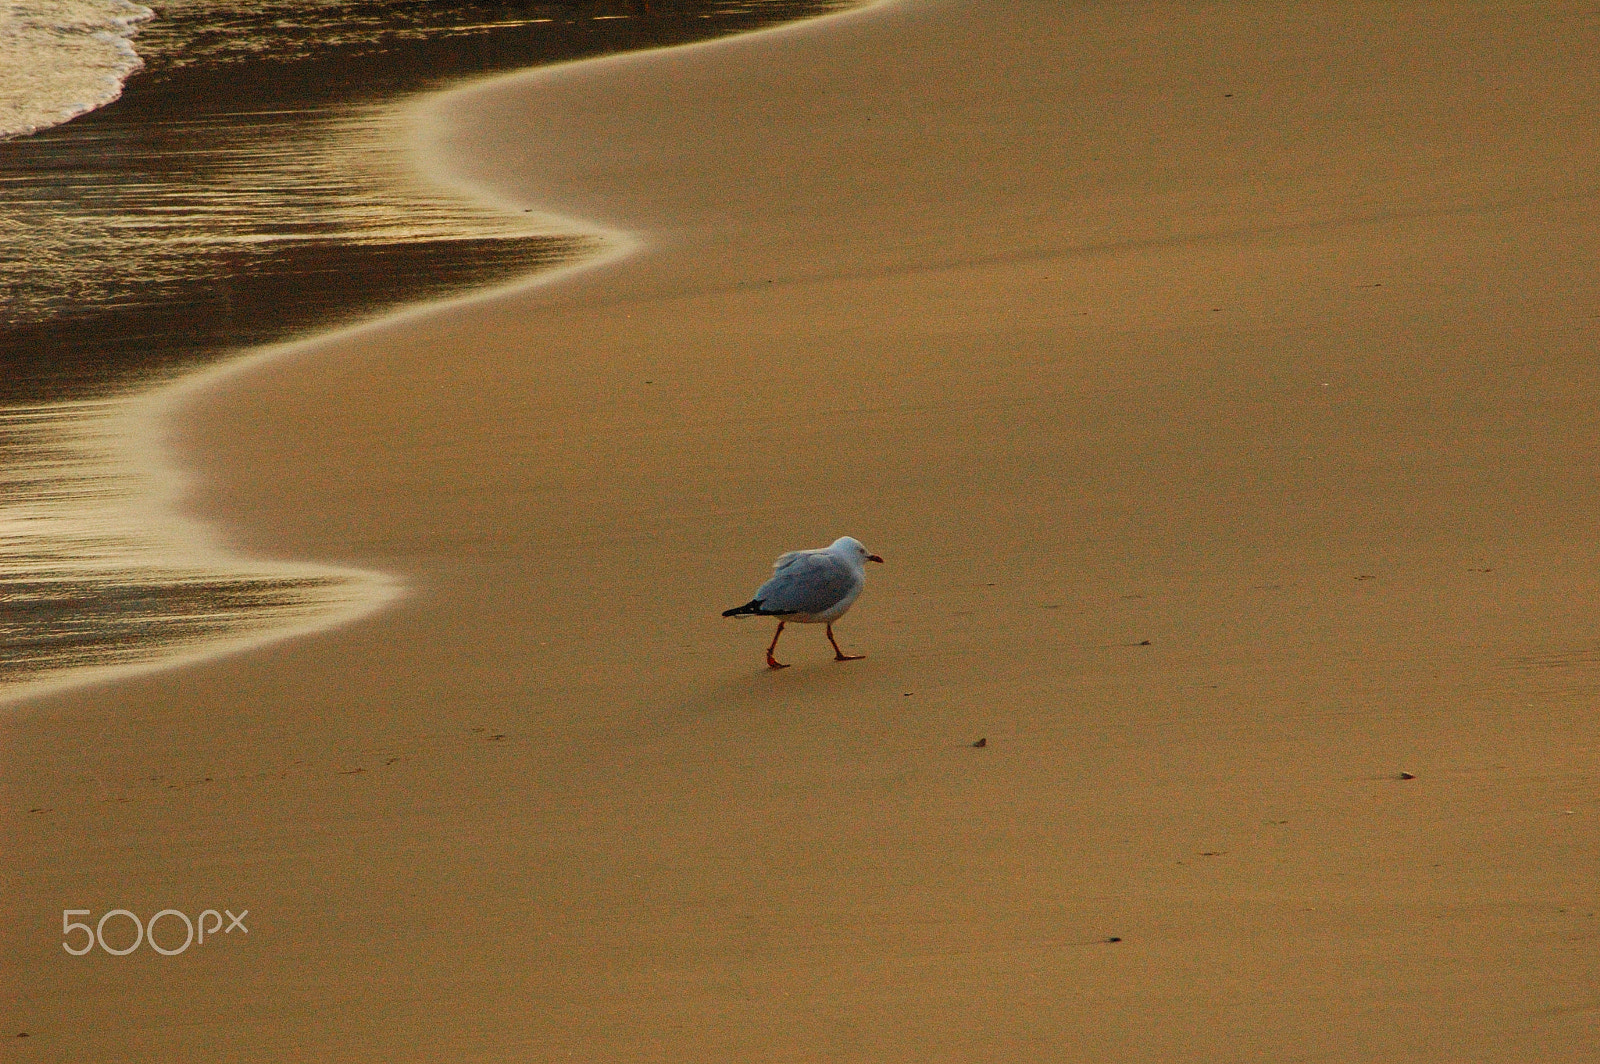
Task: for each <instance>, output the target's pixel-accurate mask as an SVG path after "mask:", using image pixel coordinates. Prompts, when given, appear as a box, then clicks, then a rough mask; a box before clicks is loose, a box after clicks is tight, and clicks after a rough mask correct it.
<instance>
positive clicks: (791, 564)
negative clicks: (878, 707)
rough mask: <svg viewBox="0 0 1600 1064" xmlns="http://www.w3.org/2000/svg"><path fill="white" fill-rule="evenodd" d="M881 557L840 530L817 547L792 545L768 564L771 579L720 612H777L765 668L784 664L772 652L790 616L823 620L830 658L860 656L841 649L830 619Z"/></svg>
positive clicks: (841, 610) (806, 620) (856, 658)
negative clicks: (750, 596) (828, 542)
mask: <svg viewBox="0 0 1600 1064" xmlns="http://www.w3.org/2000/svg"><path fill="white" fill-rule="evenodd" d="M882 561H883V559H882V558H880V557H878V556H877V555H876V554H869V553H867V548H865V547H863V546H862V545H861V543H860V542H859V541H857V540H854V539H851V538H850V537H849V536H841V537H839V538H838V539H836V540H834V541H833V543H832V544H831V545H830V546H827V547H818V548H817V549H816V550H792V551H790V552H789V553H788V554H785V555H784V556H783V557H781V558H779V559H778V560H777V561H776V562H774V563H773V566H772V570H773V572H772V579H771V580H768V581H767V582H766V583H764V584H762V585H761V586H760V587H759V588H757V589H756V597H755V598H753V599H751V600H750V601H749V602H746V603H745V604H744V605H743V606H735V607H734V608H733V609H731V610H723V611H722V615H723V616H724V617H744V616H756V617H776V618H778V630H777V631H776V632H774V633H773V635H772V643H771V644H770V645H769V646H768V647H767V668H769V669H787V668H788V667H789V666H787V665H785V664H784V663H783V662H781V661H779V660H778V659H777V658H775V657H773V656H772V652H773V651H774V650H776V649H778V636H780V635H782V634H783V626H784V625H785V624H788V623H789V622H790V621H794V622H795V623H796V624H826V625H827V626H828V642H830V643H832V644H833V653H834V658H833V660H834V661H859V660H861V659H862V658H864V657H866V655H865V654H846V653H845V652H844V651H842V650H840V649H839V641H838V640H837V639H835V638H833V622H834V621H837V620H838V619H839V618H840V617H843V616H844V615H845V611H846V610H848V609H849V608H850V607H851V606H852V605H853V604H854V603H855V601H856V598H857V597H859V596H860V594H861V589H862V588H863V587H865V586H866V585H867V563H868V562H879V563H882Z"/></svg>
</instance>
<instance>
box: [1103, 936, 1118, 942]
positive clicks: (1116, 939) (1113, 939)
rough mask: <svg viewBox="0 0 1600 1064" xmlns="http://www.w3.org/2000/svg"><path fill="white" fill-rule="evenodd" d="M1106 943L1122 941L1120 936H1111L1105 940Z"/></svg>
mask: <svg viewBox="0 0 1600 1064" xmlns="http://www.w3.org/2000/svg"><path fill="white" fill-rule="evenodd" d="M1106 941H1107V942H1121V941H1122V936H1121V935H1112V936H1111V937H1110V938H1108V939H1106Z"/></svg>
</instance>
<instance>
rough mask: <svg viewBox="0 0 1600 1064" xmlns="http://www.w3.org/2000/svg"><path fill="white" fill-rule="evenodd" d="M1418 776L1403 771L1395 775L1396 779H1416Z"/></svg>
mask: <svg viewBox="0 0 1600 1064" xmlns="http://www.w3.org/2000/svg"><path fill="white" fill-rule="evenodd" d="M1416 778H1417V777H1415V776H1413V775H1412V774H1411V773H1409V772H1402V773H1400V775H1398V776H1396V777H1395V779H1398V780H1414V779H1416Z"/></svg>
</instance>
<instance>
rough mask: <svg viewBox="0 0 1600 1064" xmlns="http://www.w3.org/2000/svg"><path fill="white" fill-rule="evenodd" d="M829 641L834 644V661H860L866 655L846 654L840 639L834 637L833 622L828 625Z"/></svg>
mask: <svg viewBox="0 0 1600 1064" xmlns="http://www.w3.org/2000/svg"><path fill="white" fill-rule="evenodd" d="M828 642H830V643H832V644H833V660H834V661H860V660H861V659H862V658H865V657H866V655H865V654H846V653H845V652H844V651H842V650H840V649H839V641H838V640H837V639H835V638H833V625H831V624H830V625H828Z"/></svg>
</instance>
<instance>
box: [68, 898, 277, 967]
mask: <svg viewBox="0 0 1600 1064" xmlns="http://www.w3.org/2000/svg"><path fill="white" fill-rule="evenodd" d="M222 913H227V914H228V926H227V927H225V928H224V927H223V926H222ZM93 915H94V913H93V911H92V910H90V909H62V910H61V938H62V941H61V948H62V949H64V950H66V951H67V952H68V953H70V954H72V955H73V956H74V957H81V956H83V955H84V954H85V953H88V952H89V951H90V950H92V949H94V947H95V945H96V944H98V945H99V946H100V948H101V949H103V950H105V951H106V952H107V953H109V954H111V955H112V956H113V957H123V956H126V955H128V954H129V953H132V952H133V951H134V950H136V949H138V948H139V944H140V943H142V942H145V941H146V940H148V941H149V943H150V948H151V949H153V950H155V951H156V952H157V953H159V954H161V955H162V956H163V957H175V956H177V955H178V954H180V953H182V952H183V951H184V950H186V949H188V948H189V946H190V945H191V944H196V945H201V946H203V945H205V943H206V936H207V935H210V936H211V937H212V938H215V937H216V936H217V932H218V931H221V932H222V933H223V934H224V935H228V934H232V933H233V932H234V931H235V930H239V931H243V932H244V933H245V934H247V935H248V934H249V933H250V929H249V928H248V927H246V926H244V918H245V917H246V916H249V915H250V910H249V909H245V910H244V911H243V912H241V913H240V914H239V915H238V916H235V915H233V912H232V910H230V909H224V910H222V912H221V913H219V912H217V910H215V909H207V910H206V911H205V912H203V913H201V914H200V916H199V918H198V919H196V920H191V919H189V917H188V915H187V914H185V913H181V912H179V911H178V910H177V909H162V910H161V911H160V912H158V913H156V914H155V915H154V916H152V917H151V918H150V922H149V923H148V924H145V923H141V922H140V921H139V918H138V917H137V916H135V915H134V914H133V913H131V912H129V911H128V910H127V909H112V910H111V911H110V912H108V913H106V914H105V915H104V916H102V917H100V920H99V922H98V923H96V924H95V925H94V926H93V927H90V926H89V925H88V924H86V923H83V922H81V921H78V920H74V919H73V917H74V916H93ZM114 916H116V917H126V918H127V919H128V920H130V921H132V923H133V945H131V946H122V947H120V948H115V947H112V946H108V945H106V934H105V931H106V921H107V920H110V919H111V918H112V917H114ZM163 917H165V918H166V919H167V921H168V923H169V924H176V923H182V924H183V932H184V937H183V945H181V946H178V947H176V948H171V949H169V948H168V947H166V946H163V945H162V944H161V943H159V942H157V941H156V924H157V923H159V922H160V921H161V919H162V918H163ZM207 917H210V918H211V921H212V922H211V926H209V927H207V926H206V918H207ZM116 926H117V925H115V924H113V925H112V927H113V928H115V927H116ZM197 928H198V931H199V933H198V935H197V934H196V929H197ZM78 931H81V932H83V936H84V937H83V939H82V940H81V941H82V945H81V946H78V947H77V948H74V946H73V942H72V939H73V937H74V932H78ZM167 937H168V938H169V939H170V938H175V937H176V930H175V929H174V931H173V932H172V933H171V934H168V935H167Z"/></svg>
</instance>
